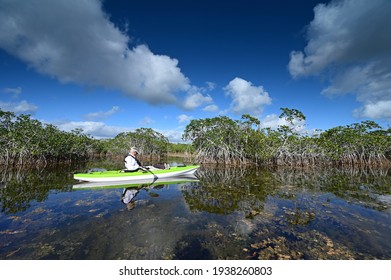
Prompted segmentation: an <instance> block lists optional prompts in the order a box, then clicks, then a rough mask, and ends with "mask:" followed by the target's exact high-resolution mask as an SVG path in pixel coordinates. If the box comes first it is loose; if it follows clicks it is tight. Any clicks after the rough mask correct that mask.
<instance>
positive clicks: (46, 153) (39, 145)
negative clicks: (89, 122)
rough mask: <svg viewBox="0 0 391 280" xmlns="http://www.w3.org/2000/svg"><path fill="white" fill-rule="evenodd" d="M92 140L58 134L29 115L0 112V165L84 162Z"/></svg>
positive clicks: (73, 133)
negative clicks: (81, 160)
mask: <svg viewBox="0 0 391 280" xmlns="http://www.w3.org/2000/svg"><path fill="white" fill-rule="evenodd" d="M95 141H96V140H94V139H92V138H91V137H89V136H87V135H85V134H83V133H82V131H81V130H74V131H71V132H64V131H60V130H59V129H58V128H56V127H55V126H53V125H48V124H43V123H41V122H40V121H38V120H35V119H32V118H31V116H30V115H18V116H17V115H15V114H14V113H12V112H5V111H2V110H1V109H0V145H1V150H0V164H6V165H10V164H11V165H15V164H18V165H22V164H32V163H34V164H37V163H40V162H41V163H43V162H44V163H46V162H58V161H64V160H68V161H70V160H80V159H87V158H88V157H89V156H90V155H91V154H92V153H93V146H94V142H95Z"/></svg>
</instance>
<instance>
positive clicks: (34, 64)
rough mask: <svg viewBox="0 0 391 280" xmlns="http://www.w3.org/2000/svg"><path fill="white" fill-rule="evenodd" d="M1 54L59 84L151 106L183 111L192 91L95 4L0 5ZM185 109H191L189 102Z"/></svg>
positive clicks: (164, 59) (3, 0) (67, 0)
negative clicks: (112, 93) (185, 95)
mask: <svg viewBox="0 0 391 280" xmlns="http://www.w3.org/2000/svg"><path fill="white" fill-rule="evenodd" d="M0 5H1V9H0V38H1V40H0V48H2V49H4V50H5V51H7V52H8V53H10V54H11V55H13V56H15V57H17V58H19V59H20V60H22V61H24V62H25V63H27V64H28V65H29V67H31V68H33V69H35V70H36V71H38V72H39V73H41V74H44V75H47V76H50V77H55V78H57V79H58V80H59V81H61V82H64V83H68V82H72V83H77V84H80V85H86V86H98V87H105V88H111V89H116V90H120V91H122V92H123V93H124V94H125V95H128V96H130V97H136V98H139V99H141V100H145V101H147V102H149V103H151V104H164V103H169V104H175V105H178V106H181V104H180V102H181V100H180V98H179V97H178V95H179V93H180V92H184V91H187V90H188V89H189V88H190V87H191V86H190V82H189V80H188V78H187V77H186V76H185V75H184V74H183V73H182V72H181V69H180V68H179V67H178V60H176V59H174V58H171V57H169V56H166V55H160V54H154V53H153V52H152V51H151V50H150V49H149V47H148V46H146V45H138V46H135V47H133V48H130V47H129V43H130V41H131V40H130V38H129V36H128V35H127V34H125V33H124V32H122V31H121V30H120V29H119V28H118V27H116V26H115V25H114V24H113V23H112V22H110V20H109V17H108V16H107V15H106V14H105V12H104V11H103V10H102V3H101V1H99V0H91V1H79V0H56V1H52V0H36V1H33V2H31V1H8V0H0ZM188 102H189V106H191V105H194V104H191V102H190V101H188Z"/></svg>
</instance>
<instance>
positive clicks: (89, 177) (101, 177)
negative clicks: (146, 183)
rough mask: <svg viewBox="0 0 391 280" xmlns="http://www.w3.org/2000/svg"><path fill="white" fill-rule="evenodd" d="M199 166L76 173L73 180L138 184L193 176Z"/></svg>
mask: <svg viewBox="0 0 391 280" xmlns="http://www.w3.org/2000/svg"><path fill="white" fill-rule="evenodd" d="M199 167H200V166H199V165H189V166H174V167H171V168H170V169H158V170H153V171H152V170H150V171H136V172H123V170H109V171H101V172H99V171H98V172H90V173H76V174H74V175H73V178H74V179H75V180H79V181H85V182H119V181H127V182H139V181H143V180H150V179H155V180H156V179H162V178H170V177H178V176H186V175H191V174H194V173H195V172H196V171H197V169H198V168H199Z"/></svg>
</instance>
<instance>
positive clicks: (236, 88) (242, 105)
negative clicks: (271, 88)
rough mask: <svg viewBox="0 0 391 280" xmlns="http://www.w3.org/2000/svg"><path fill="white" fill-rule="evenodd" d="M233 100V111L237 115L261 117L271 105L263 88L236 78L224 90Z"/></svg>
mask: <svg viewBox="0 0 391 280" xmlns="http://www.w3.org/2000/svg"><path fill="white" fill-rule="evenodd" d="M224 90H225V92H226V94H227V95H228V96H230V97H231V98H232V103H231V110H232V111H233V112H234V113H236V114H252V115H256V116H258V115H260V114H261V113H262V112H263V108H264V106H266V105H270V104H271V101H272V100H271V98H270V96H269V93H268V92H266V91H265V90H264V89H263V87H262V86H254V85H252V83H251V82H248V81H246V80H244V79H241V78H238V77H236V78H235V79H233V80H232V81H230V82H229V84H228V85H227V86H226V87H225V88H224Z"/></svg>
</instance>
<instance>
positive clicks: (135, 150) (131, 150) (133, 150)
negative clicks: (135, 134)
mask: <svg viewBox="0 0 391 280" xmlns="http://www.w3.org/2000/svg"><path fill="white" fill-rule="evenodd" d="M130 152H131V153H132V152H136V153H138V151H137V149H136V147H132V148H131V149H130Z"/></svg>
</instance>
